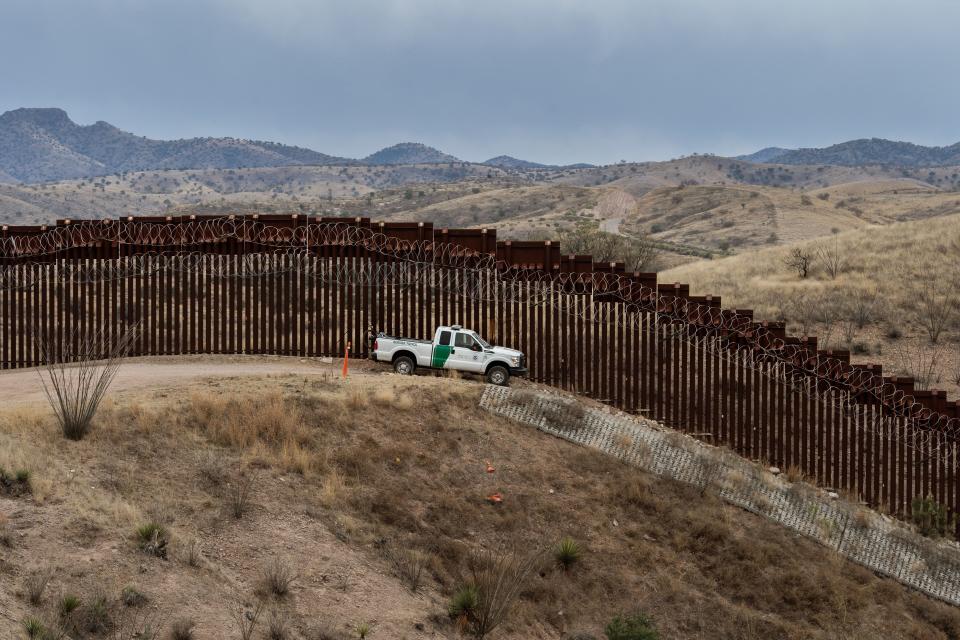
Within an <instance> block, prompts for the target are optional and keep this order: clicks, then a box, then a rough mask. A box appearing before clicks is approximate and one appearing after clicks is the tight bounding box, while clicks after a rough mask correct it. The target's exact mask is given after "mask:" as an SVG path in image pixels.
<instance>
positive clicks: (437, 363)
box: [430, 330, 453, 369]
mask: <svg viewBox="0 0 960 640" xmlns="http://www.w3.org/2000/svg"><path fill="white" fill-rule="evenodd" d="M451 338H452V332H450V331H446V330H444V331H441V332H440V337H439V338H437V343H436V344H435V345H433V353H432V354H431V357H430V366H431V367H433V368H434V369H443V368H445V367H446V364H447V360H448V359H449V358H450V352H451V351H453V346H452V345H451V344H450V343H451V342H452V340H451Z"/></svg>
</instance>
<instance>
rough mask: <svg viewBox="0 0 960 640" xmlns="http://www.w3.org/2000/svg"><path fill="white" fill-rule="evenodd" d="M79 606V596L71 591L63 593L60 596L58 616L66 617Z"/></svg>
mask: <svg viewBox="0 0 960 640" xmlns="http://www.w3.org/2000/svg"><path fill="white" fill-rule="evenodd" d="M79 606H80V598H78V597H77V596H75V595H73V594H71V593H67V594H64V596H63V597H62V598H60V616H61V617H64V618H66V617H67V616H69V615H70V614H71V613H73V612H74V611H76V610H77V608H78V607H79Z"/></svg>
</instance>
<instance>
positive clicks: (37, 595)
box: [23, 568, 53, 605]
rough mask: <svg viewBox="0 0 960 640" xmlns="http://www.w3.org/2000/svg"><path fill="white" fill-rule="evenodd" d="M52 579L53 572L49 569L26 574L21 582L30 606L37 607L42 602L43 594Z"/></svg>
mask: <svg viewBox="0 0 960 640" xmlns="http://www.w3.org/2000/svg"><path fill="white" fill-rule="evenodd" d="M52 577H53V571H51V570H50V569H49V568H43V569H34V570H33V571H31V572H30V573H28V574H27V577H26V578H24V581H23V588H24V591H25V592H26V595H27V601H29V602H30V604H32V605H38V604H40V603H41V602H42V601H43V592H44V591H46V589H47V585H48V584H50V579H51V578H52Z"/></svg>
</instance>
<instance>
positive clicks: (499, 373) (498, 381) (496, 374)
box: [487, 365, 510, 387]
mask: <svg viewBox="0 0 960 640" xmlns="http://www.w3.org/2000/svg"><path fill="white" fill-rule="evenodd" d="M487 382H489V383H490V384H495V385H498V386H501V387H505V386H507V383H508V382H510V372H509V371H507V368H506V367H502V366H500V365H494V366H492V367H490V370H489V371H487Z"/></svg>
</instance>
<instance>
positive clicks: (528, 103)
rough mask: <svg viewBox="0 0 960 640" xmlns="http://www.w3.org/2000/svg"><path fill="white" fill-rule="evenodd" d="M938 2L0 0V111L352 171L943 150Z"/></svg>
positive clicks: (948, 38)
mask: <svg viewBox="0 0 960 640" xmlns="http://www.w3.org/2000/svg"><path fill="white" fill-rule="evenodd" d="M958 33H960V2H957V1H956V0H911V1H909V2H908V1H906V0H904V1H902V2H892V1H889V0H806V1H804V2H796V1H790V0H581V1H579V2H573V1H568V0H379V1H374V0H343V1H340V0H0V72H2V75H0V111H5V110H7V109H13V108H17V107H27V106H34V107H39V106H58V107H62V108H64V109H66V110H67V111H68V112H69V113H70V115H71V117H72V118H73V119H74V120H75V121H77V122H79V123H81V124H89V123H92V122H95V121H97V120H106V121H108V122H110V123H112V124H115V125H117V126H119V127H120V128H122V129H126V130H128V131H133V132H134V133H137V134H140V135H146V136H149V137H155V138H181V137H192V136H206V135H211V136H228V135H229V136H236V137H244V138H257V139H268V140H276V141H280V142H285V143H290V144H298V145H301V146H307V147H310V148H313V149H316V150H318V151H323V152H325V153H331V154H335V155H346V156H352V157H357V156H364V155H367V154H369V153H371V152H372V151H375V150H376V149H378V148H380V147H383V146H386V145H388V144H392V143H394V142H399V141H420V142H424V143H426V144H430V145H433V146H436V147H439V148H440V149H442V150H444V151H446V152H448V153H452V154H454V155H456V156H458V157H461V158H464V159H467V160H478V161H479V160H485V159H486V158H489V157H491V156H495V155H499V154H509V155H514V156H518V157H521V158H526V159H530V160H535V161H540V162H551V163H568V162H593V163H609V162H616V161H618V160H621V159H626V160H655V159H666V158H670V157H673V156H677V155H681V154H687V153H693V152H713V153H718V154H723V155H735V154H738V153H745V152H750V151H754V150H756V149H758V148H760V147H764V146H770V145H776V146H788V147H793V146H823V145H827V144H831V143H834V142H840V141H843V140H847V139H851V138H859V137H872V136H876V137H886V138H894V139H901V140H909V141H912V142H917V143H921V144H935V145H943V144H952V143H954V142H957V141H958V140H960V82H958V80H960V74H958V71H960V36H958V35H957V34H958Z"/></svg>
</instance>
